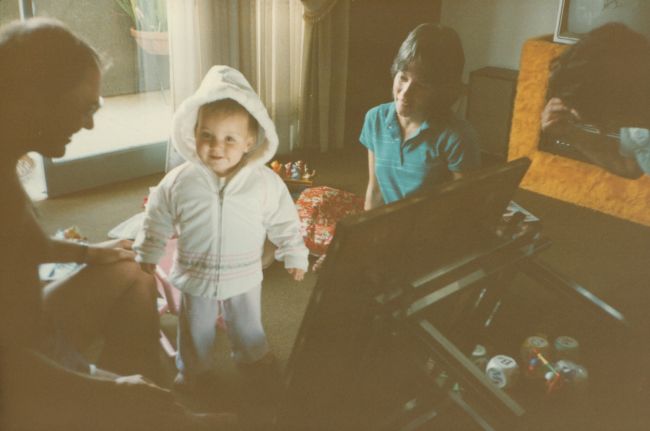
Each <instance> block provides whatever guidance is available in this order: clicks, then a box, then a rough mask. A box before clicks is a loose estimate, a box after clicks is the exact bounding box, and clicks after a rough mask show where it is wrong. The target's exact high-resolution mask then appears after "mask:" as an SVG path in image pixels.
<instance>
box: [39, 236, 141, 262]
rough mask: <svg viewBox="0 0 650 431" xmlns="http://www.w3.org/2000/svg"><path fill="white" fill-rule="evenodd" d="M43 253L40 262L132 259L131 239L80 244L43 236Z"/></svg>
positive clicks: (133, 255) (133, 256) (133, 254)
mask: <svg viewBox="0 0 650 431" xmlns="http://www.w3.org/2000/svg"><path fill="white" fill-rule="evenodd" d="M44 242H45V244H46V247H45V253H44V255H43V257H42V262H52V263H55V262H78V263H88V264H91V265H101V264H107V263H113V262H117V261H120V260H133V259H134V258H135V253H134V252H133V251H131V241H128V240H117V241H106V242H102V243H98V244H89V245H85V244H80V243H76V242H72V241H65V240H58V239H52V238H45V239H44Z"/></svg>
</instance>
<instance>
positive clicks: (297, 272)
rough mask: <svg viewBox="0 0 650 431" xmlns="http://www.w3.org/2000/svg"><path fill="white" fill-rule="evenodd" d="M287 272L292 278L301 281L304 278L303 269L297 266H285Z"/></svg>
mask: <svg viewBox="0 0 650 431" xmlns="http://www.w3.org/2000/svg"><path fill="white" fill-rule="evenodd" d="M287 272H288V273H289V274H291V276H292V277H293V279H294V280H296V281H302V280H303V278H305V271H303V270H302V269H298V268H287Z"/></svg>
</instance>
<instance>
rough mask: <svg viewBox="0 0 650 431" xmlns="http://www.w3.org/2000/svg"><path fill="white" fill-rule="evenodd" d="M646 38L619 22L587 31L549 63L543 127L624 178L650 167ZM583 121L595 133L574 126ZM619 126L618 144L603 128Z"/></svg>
mask: <svg viewBox="0 0 650 431" xmlns="http://www.w3.org/2000/svg"><path fill="white" fill-rule="evenodd" d="M648 76H650V41H648V39H647V38H646V37H645V36H643V35H642V34H640V33H637V32H634V31H632V30H631V29H629V28H628V27H626V26H625V25H623V24H620V23H610V24H605V25H603V26H601V27H598V28H596V29H594V30H592V31H591V32H589V33H588V34H587V35H586V36H585V37H583V38H582V39H581V40H579V41H578V43H576V44H575V45H573V46H572V47H570V48H569V49H567V50H566V51H565V52H564V53H563V54H561V55H560V56H559V57H558V58H557V59H555V60H554V62H553V63H552V65H551V76H550V80H549V89H548V95H549V97H550V99H549V101H548V103H547V104H546V107H545V108H544V111H543V112H542V119H541V121H542V131H543V132H544V133H546V134H547V135H549V136H552V137H554V138H561V139H562V141H563V142H564V143H565V144H569V145H570V146H572V147H574V148H575V149H576V150H578V151H579V152H580V153H582V154H583V155H584V156H585V157H587V158H588V159H589V160H590V161H591V162H592V163H594V164H596V165H599V166H601V167H602V168H604V169H607V170H608V171H610V172H612V173H614V174H616V175H619V176H623V177H626V178H632V179H634V178H639V177H640V176H641V175H643V174H644V173H646V174H647V173H650V136H649V132H648V129H650V79H648ZM582 123H587V124H590V125H593V126H594V127H596V128H597V129H598V131H599V133H588V132H585V131H584V130H583V129H582V128H580V127H576V126H579V125H580V124H582ZM609 132H620V145H619V146H618V147H617V146H613V145H611V140H609V139H608V138H607V137H606V136H605V134H606V133H609Z"/></svg>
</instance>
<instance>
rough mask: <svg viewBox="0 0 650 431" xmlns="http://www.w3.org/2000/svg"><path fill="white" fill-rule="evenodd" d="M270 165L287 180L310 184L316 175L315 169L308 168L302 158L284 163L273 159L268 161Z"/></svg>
mask: <svg viewBox="0 0 650 431" xmlns="http://www.w3.org/2000/svg"><path fill="white" fill-rule="evenodd" d="M270 167H271V169H273V171H274V172H275V173H276V174H278V175H280V177H282V179H283V180H285V181H287V182H299V183H304V184H311V183H312V180H313V178H314V177H315V176H316V171H315V170H310V169H309V167H308V166H307V163H306V162H305V161H304V160H297V161H295V162H287V163H285V164H282V163H281V162H279V161H278V160H273V161H272V162H271V163H270Z"/></svg>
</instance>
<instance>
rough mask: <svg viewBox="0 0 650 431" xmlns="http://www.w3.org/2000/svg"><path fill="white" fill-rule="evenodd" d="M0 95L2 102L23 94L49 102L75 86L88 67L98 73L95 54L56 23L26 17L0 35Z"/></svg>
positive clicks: (45, 19) (60, 24) (3, 30)
mask: <svg viewBox="0 0 650 431" xmlns="http://www.w3.org/2000/svg"><path fill="white" fill-rule="evenodd" d="M0 65H2V67H0V94H1V95H2V99H4V101H5V102H6V103H11V100H16V99H13V97H22V96H23V95H24V94H25V92H26V91H29V92H30V94H38V95H39V96H40V97H42V98H43V100H50V99H52V98H56V97H58V96H60V95H61V94H64V93H65V92H67V91H68V90H70V89H72V88H73V87H74V86H75V85H76V84H78V83H79V82H80V81H81V80H82V78H83V75H84V74H85V73H87V71H88V68H89V67H97V68H98V69H100V70H101V60H100V57H99V55H98V54H97V52H96V51H95V50H94V49H93V48H92V47H91V46H90V45H88V44H87V43H86V42H84V41H83V40H82V39H80V38H79V37H78V36H76V35H75V34H74V33H72V32H71V31H70V30H69V29H68V28H67V27H65V25H64V24H62V23H61V22H60V21H57V20H55V19H51V18H30V19H28V20H27V21H23V22H20V21H16V22H12V23H10V24H8V25H6V26H5V27H4V28H3V29H2V32H0Z"/></svg>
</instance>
